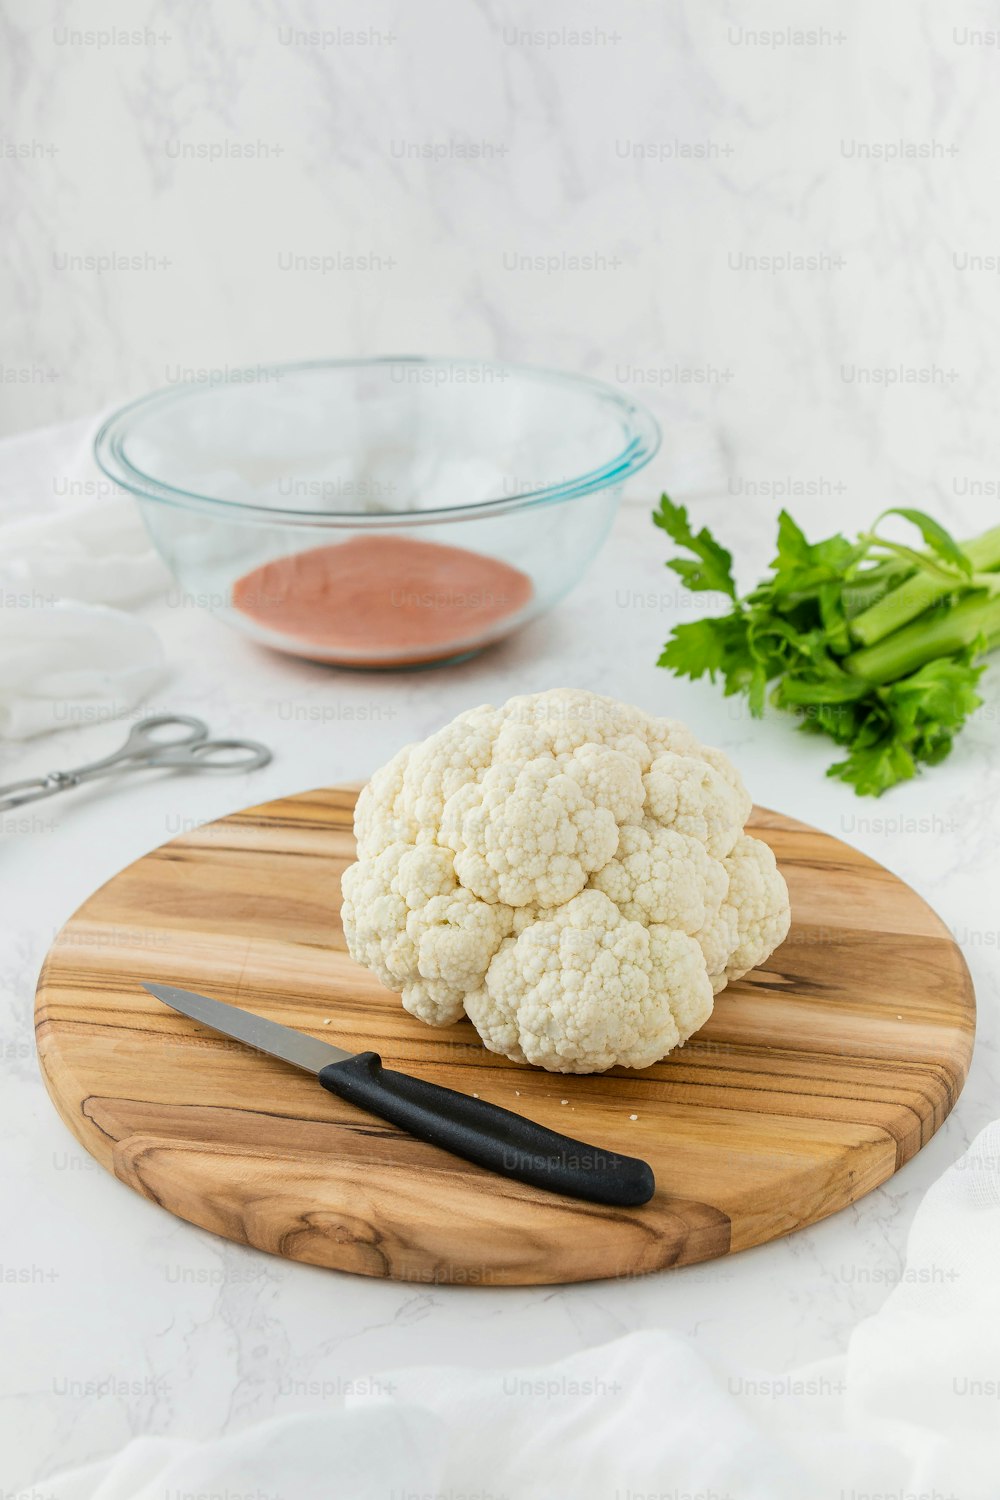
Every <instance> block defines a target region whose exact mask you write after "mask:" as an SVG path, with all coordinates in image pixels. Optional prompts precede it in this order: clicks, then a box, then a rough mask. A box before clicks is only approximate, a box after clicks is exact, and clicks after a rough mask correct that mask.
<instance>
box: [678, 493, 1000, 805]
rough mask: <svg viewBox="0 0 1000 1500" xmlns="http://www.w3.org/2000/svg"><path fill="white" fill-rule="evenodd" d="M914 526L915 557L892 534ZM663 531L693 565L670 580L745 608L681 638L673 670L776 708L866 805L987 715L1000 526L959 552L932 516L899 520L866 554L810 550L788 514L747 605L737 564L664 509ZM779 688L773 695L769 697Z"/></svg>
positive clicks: (935, 759)
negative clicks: (834, 755) (830, 743)
mask: <svg viewBox="0 0 1000 1500" xmlns="http://www.w3.org/2000/svg"><path fill="white" fill-rule="evenodd" d="M888 516H900V517H902V518H903V519H904V520H905V521H907V522H909V523H910V524H911V525H912V526H914V527H915V528H916V530H917V531H918V532H919V534H920V540H921V542H922V543H923V545H922V546H920V545H919V544H915V545H914V546H907V545H905V544H903V543H901V542H897V541H894V540H892V539H890V538H888V537H886V536H884V535H882V534H880V532H879V529H878V528H879V526H880V525H881V524H882V522H883V521H884V520H885V519H886V517H888ZM653 520H654V522H655V523H656V525H657V526H659V527H661V528H662V530H664V531H665V532H666V533H667V535H668V536H669V537H670V538H671V540H672V541H673V542H675V543H676V544H677V545H678V546H679V547H680V548H682V549H683V551H684V552H685V553H687V554H688V555H687V556H681V557H675V558H671V559H670V561H669V562H668V563H667V567H668V568H671V569H672V570H673V571H674V572H675V573H676V574H677V575H678V577H679V578H680V579H681V581H682V582H683V584H684V585H685V587H686V588H688V589H691V590H693V591H695V592H704V591H719V592H721V593H724V594H726V595H728V597H729V598H730V600H731V601H732V608H731V609H730V610H729V611H728V612H727V613H725V614H722V615H713V616H709V617H707V618H705V619H701V620H694V621H692V622H690V623H689V624H684V625H678V626H677V627H676V628H675V629H674V631H673V633H672V635H671V637H670V639H669V640H668V641H667V643H666V645H665V647H664V649H663V652H662V654H661V656H660V659H659V664H660V666H663V667H668V668H669V669H670V670H671V671H672V672H675V673H676V674H677V675H678V676H681V677H691V678H699V677H703V676H705V675H707V676H709V677H710V678H711V679H712V680H713V681H715V680H716V678H721V679H722V683H723V691H724V692H725V693H726V694H727V696H728V695H731V694H736V693H738V694H742V695H744V696H745V697H746V698H747V700H748V703H749V706H750V712H751V713H752V714H754V715H756V716H759V715H760V714H762V713H763V711H764V705H765V702H766V701H767V699H768V696H769V697H770V701H771V702H772V703H774V704H776V705H777V707H779V708H783V709H788V710H790V711H791V712H793V713H795V714H796V715H798V717H799V721H800V724H799V727H800V728H801V729H803V730H805V731H806V732H808V733H811V734H825V735H828V736H829V737H830V738H831V739H832V740H835V741H836V743H837V744H838V745H841V746H843V747H844V749H845V750H846V752H847V753H846V756H845V757H844V759H842V760H838V761H837V762H836V763H835V764H834V765H832V766H831V767H830V768H829V771H828V773H827V774H828V775H830V776H837V777H840V779H841V780H842V781H846V782H848V783H849V784H850V785H851V786H853V787H854V789H855V791H856V792H857V793H858V795H859V796H875V797H877V796H880V795H881V794H882V793H883V792H884V791H886V790H887V789H888V788H889V787H891V786H895V785H896V783H897V782H900V781H906V780H908V779H909V778H910V777H912V776H914V775H916V773H917V771H918V769H919V768H920V766H921V765H937V764H938V763H939V762H940V761H942V760H943V759H944V758H945V756H946V755H948V754H949V752H950V751H951V748H952V744H953V743H954V738H955V735H956V734H957V733H958V731H959V730H960V729H961V728H962V725H963V724H964V723H965V721H966V719H967V718H968V717H969V715H970V714H971V713H973V712H974V711H975V710H976V709H977V708H978V707H979V706H980V704H981V702H982V699H981V698H980V696H979V694H978V692H977V684H978V682H979V678H980V676H981V675H982V672H983V671H984V669H985V663H984V662H983V660H982V657H983V656H984V654H985V653H986V652H988V651H990V650H991V649H992V648H993V647H995V646H1000V571H997V570H998V569H1000V526H997V527H994V528H993V530H991V531H987V532H985V533H984V534H983V535H982V536H979V537H976V538H974V539H973V540H972V541H969V542H963V543H958V542H956V541H955V539H954V538H953V537H952V535H951V534H950V532H949V531H948V530H947V529H946V528H945V527H944V526H942V525H941V524H940V522H938V521H936V520H935V519H934V518H933V517H932V516H929V515H927V514H925V512H923V511H919V510H913V509H909V508H906V507H893V508H892V509H890V510H887V511H884V512H883V514H882V515H881V516H879V517H878V519H877V521H876V522H875V525H874V526H873V527H872V529H871V530H870V531H866V532H863V533H862V534H861V535H860V536H858V537H857V538H855V539H854V540H853V541H852V540H850V539H849V538H847V537H844V536H840V535H836V536H831V537H827V538H826V539H825V540H823V541H819V542H810V541H808V540H807V539H806V537H805V534H804V533H803V532H802V530H801V528H800V527H799V526H798V525H796V523H795V522H794V521H793V520H792V517H791V516H790V515H789V514H788V513H787V511H782V513H781V517H780V520H779V523H778V550H777V554H776V556H775V558H774V561H773V562H772V563H771V571H770V575H769V576H768V577H767V578H765V579H763V580H762V581H761V582H760V583H759V584H758V585H757V587H756V588H754V589H752V590H751V591H750V593H748V594H744V595H739V594H738V593H737V589H736V585H735V583H734V581H733V574H732V556H731V554H730V553H729V552H727V551H726V549H725V548H724V547H723V546H721V545H720V543H719V542H717V541H716V539H715V538H714V537H713V536H712V535H711V533H710V532H709V531H708V530H707V529H706V528H704V527H703V528H702V529H701V530H700V531H698V532H697V533H696V532H695V531H694V530H693V529H692V527H691V524H690V522H689V520H688V515H687V511H686V510H685V508H684V507H683V506H681V505H675V504H674V503H673V502H672V501H671V500H670V499H669V498H668V497H667V496H666V495H664V496H662V498H661V500H660V504H659V507H658V509H657V510H655V511H654V512H653ZM769 688H770V693H769V692H768V689H769Z"/></svg>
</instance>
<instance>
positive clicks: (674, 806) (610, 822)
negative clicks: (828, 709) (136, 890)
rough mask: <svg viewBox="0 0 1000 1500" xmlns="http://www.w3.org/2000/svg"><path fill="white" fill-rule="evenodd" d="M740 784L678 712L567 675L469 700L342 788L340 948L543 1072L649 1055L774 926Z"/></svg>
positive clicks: (597, 1068)
mask: <svg viewBox="0 0 1000 1500" xmlns="http://www.w3.org/2000/svg"><path fill="white" fill-rule="evenodd" d="M750 806H751V803H750V798H749V796H748V795H747V792H746V790H745V789H744V786H743V783H742V782H741V780H740V777H739V775H738V773H737V772H736V770H735V768H734V767H733V766H732V764H731V763H730V762H729V761H728V760H727V759H726V757H725V756H724V755H723V754H722V753H721V752H720V751H718V750H714V749H710V748H705V747H703V746H701V745H699V744H698V742H697V740H696V739H695V738H694V736H693V735H692V734H691V732H690V730H688V729H687V728H686V727H685V726H684V725H683V724H680V723H677V722H674V721H672V720H670V719H659V718H655V717H653V716H652V715H650V714H646V713H643V712H642V711H641V710H639V709H637V708H632V707H629V706H628V705H627V704H624V703H618V702H616V701H615V700H614V699H613V698H604V697H600V696H598V695H597V694H595V693H589V692H585V691H583V690H576V689H555V690H553V691H551V692H547V693H535V694H532V695H529V696H522V697H517V698H511V699H510V701H509V702H508V703H506V704H504V706H503V707H502V708H493V707H492V706H490V705H488V704H487V705H484V706H483V707H481V708H474V709H471V710H469V712H467V713H463V714H459V716H458V718H457V719H454V720H453V721H452V723H450V724H448V725H446V726H445V727H444V729H441V730H439V731H438V732H437V734H433V735H431V736H430V738H429V739H426V740H424V741H422V742H421V743H419V744H415V745H407V746H405V747H404V748H403V749H402V750H400V752H399V753H398V754H397V755H396V756H394V757H393V759H392V760H391V761H389V763H388V764H387V765H385V766H383V767H382V769H381V770H380V771H377V772H376V774H375V775H374V776H373V777H372V779H371V781H370V782H369V783H368V785H367V786H366V787H365V789H364V791H363V792H362V793H361V796H360V797H359V799H358V806H357V812H356V814H355V824H354V826H355V835H356V838H357V846H358V858H357V862H356V863H355V864H353V865H351V866H350V867H349V868H348V869H347V870H346V871H345V872H344V877H343V882H342V891H343V903H342V920H343V924H344V933H345V935H346V938H347V944H348V948H349V950H350V952H351V955H352V956H353V957H354V958H355V959H357V960H358V961H359V962H360V963H363V964H365V965H366V966H367V967H368V968H369V969H371V970H372V972H373V973H374V974H376V975H377V977H378V978H379V979H380V980H381V981H382V983H383V984H385V985H387V986H388V987H389V988H390V989H394V990H398V991H400V992H401V993H402V997H403V1005H404V1006H405V1007H406V1009H407V1010H408V1011H410V1012H411V1014H413V1015H415V1016H418V1017H419V1018H420V1019H421V1020H423V1021H426V1022H428V1023H429V1024H430V1025H433V1026H447V1025H449V1024H451V1023H452V1022H455V1021H457V1020H459V1019H461V1017H462V1016H463V1015H467V1016H468V1017H469V1019H470V1020H471V1021H472V1023H473V1025H474V1026H475V1028H476V1030H477V1031H478V1032H479V1035H480V1037H481V1038H482V1040H483V1042H484V1044H485V1045H486V1046H487V1047H488V1048H489V1049H490V1050H491V1051H493V1052H499V1053H502V1054H503V1055H504V1056H506V1057H510V1058H512V1059H514V1060H515V1061H517V1062H528V1063H534V1064H536V1065H537V1066H539V1067H543V1068H548V1069H549V1070H551V1071H553V1072H558V1073H597V1072H603V1071H604V1070H605V1069H607V1068H611V1067H614V1066H615V1065H616V1064H621V1065H623V1066H625V1067H631V1068H645V1067H648V1066H649V1065H650V1064H651V1063H654V1062H656V1061H657V1060H658V1059H659V1058H661V1057H664V1056H665V1055H666V1054H667V1053H668V1052H670V1051H671V1050H672V1049H673V1048H674V1047H678V1046H681V1045H683V1043H684V1042H685V1041H686V1040H687V1039H688V1037H689V1036H691V1035H692V1034H693V1033H694V1032H695V1031H697V1029H698V1028H699V1027H700V1026H702V1025H704V1023H705V1021H707V1019H708V1017H709V1016H710V1015H711V1013H712V1005H713V999H714V996H715V995H716V994H718V992H719V991H720V990H722V989H724V988H725V986H726V985H727V984H728V983H729V982H730V980H734V979H738V978H740V977H741V976H742V975H744V974H746V973H748V972H749V971H750V970H751V969H752V968H755V967H756V966H757V965H759V964H761V963H763V962H764V961H765V959H767V958H768V957H770V955H771V953H772V952H773V951H774V949H775V948H776V947H777V946H778V945H779V943H781V942H782V941H783V940H784V938H785V936H786V934H787V932H788V926H789V921H790V914H789V905H788V891H787V888H786V886H785V882H784V880H783V878H782V876H781V873H780V871H779V870H778V867H777V864H776V863H775V859H774V855H773V854H772V852H771V850H770V848H769V847H768V845H766V844H764V843H762V842H761V841H760V840H759V839H755V838H751V837H750V835H749V834H747V833H745V832H744V826H743V825H744V824H745V822H746V820H747V817H748V816H749V813H750Z"/></svg>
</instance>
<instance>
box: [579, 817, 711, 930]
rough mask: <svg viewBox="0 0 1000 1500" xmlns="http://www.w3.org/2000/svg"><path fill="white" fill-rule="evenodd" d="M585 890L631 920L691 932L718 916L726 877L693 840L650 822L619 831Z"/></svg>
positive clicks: (687, 835) (700, 845)
mask: <svg viewBox="0 0 1000 1500" xmlns="http://www.w3.org/2000/svg"><path fill="white" fill-rule="evenodd" d="M590 885H591V886H592V887H593V889H594V890H598V891H603V892H604V894H605V895H606V896H610V897H611V900H612V901H613V902H614V903H615V905H616V906H617V907H618V909H619V911H620V912H621V914H622V916H624V917H628V918H629V919H630V920H631V921H635V922H644V923H645V924H646V925H647V926H648V925H649V924H650V923H651V922H663V923H666V924H667V925H668V926H670V927H676V928H677V929H678V931H679V932H685V933H695V932H699V931H700V930H701V929H702V928H703V927H705V926H706V925H707V924H708V923H709V922H710V921H711V920H712V919H713V917H715V916H716V915H717V913H718V911H719V908H720V906H721V905H722V901H723V897H724V896H725V894H726V891H727V890H728V889H729V877H728V876H727V874H726V870H725V866H724V865H723V864H722V862H721V861H720V860H717V859H713V858H712V856H711V855H710V854H709V852H708V850H707V849H706V848H705V846H704V844H700V843H699V842H698V840H697V839H693V838H691V837H690V835H689V834H686V833H678V832H677V830H676V829H675V828H661V827H660V826H659V825H658V824H656V823H650V824H649V825H647V827H643V828H640V827H634V826H631V825H628V826H626V827H625V828H623V829H622V830H621V833H620V835H619V839H618V850H617V853H616V854H615V857H614V859H611V860H609V861H608V863H607V864H606V865H604V866H602V868H601V869H600V870H598V871H597V873H596V874H595V875H592V876H591V877H590Z"/></svg>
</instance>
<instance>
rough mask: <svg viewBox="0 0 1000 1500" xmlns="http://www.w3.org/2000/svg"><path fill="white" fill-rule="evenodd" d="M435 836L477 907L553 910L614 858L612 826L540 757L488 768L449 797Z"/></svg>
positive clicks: (608, 815) (575, 783)
mask: <svg viewBox="0 0 1000 1500" xmlns="http://www.w3.org/2000/svg"><path fill="white" fill-rule="evenodd" d="M626 769H628V767H627V766H626ZM595 795H596V792H595ZM611 795H614V790H613V789H612V793H611ZM438 836H439V838H440V840H441V842H442V843H443V844H445V845H447V847H448V848H449V849H453V850H454V851H455V873H456V875H457V876H458V878H459V880H460V881H461V882H462V884H463V885H464V886H467V887H468V889H469V890H470V891H473V892H474V893H475V894H476V895H477V896H480V897H482V899H483V900H484V901H504V902H507V903H508V904H509V905H510V906H531V905H535V906H559V905H561V903H562V902H564V901H569V900H570V899H571V898H572V897H573V896H575V895H577V894H578V892H580V891H582V890H583V887H584V886H585V885H586V883H587V876H588V875H589V874H591V872H592V871H594V870H599V869H600V868H601V866H602V865H603V864H606V863H607V862H608V860H609V859H610V858H611V856H612V855H613V854H614V852H615V850H616V848H617V847H618V824H617V822H616V821H615V815H614V812H613V811H612V810H611V808H609V807H602V806H600V805H599V804H598V803H596V802H594V801H592V800H591V798H590V797H589V796H588V795H587V793H586V792H585V791H584V789H583V787H582V786H581V784H580V781H579V780H577V779H575V778H574V777H572V776H569V775H567V774H566V773H565V772H564V771H562V770H561V769H560V767H559V764H558V762H557V761H555V760H553V759H552V758H551V757H547V756H540V757H539V758H538V759H537V760H529V761H528V763H527V764H526V765H523V766H521V767H517V766H512V765H499V766H493V767H492V768H491V769H490V770H489V771H487V772H486V773H485V775H484V776H483V779H482V781H480V782H478V783H470V785H468V786H464V787H463V788H462V789H461V791H459V792H456V793H455V795H454V796H453V797H450V798H449V799H448V801H447V803H446V804H445V809H444V816H443V817H442V819H441V829H440V833H439V835H438Z"/></svg>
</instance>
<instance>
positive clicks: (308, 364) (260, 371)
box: [94, 354, 661, 530]
mask: <svg viewBox="0 0 1000 1500" xmlns="http://www.w3.org/2000/svg"><path fill="white" fill-rule="evenodd" d="M399 364H408V365H428V366H430V365H443V366H451V367H457V366H461V367H466V368H467V367H469V366H476V367H479V368H480V369H495V370H510V371H512V372H517V373H522V374H524V375H527V376H529V377H536V378H538V377H540V378H541V379H542V380H545V381H549V382H551V383H553V384H556V385H564V386H572V387H574V388H576V389H580V390H583V391H584V392H589V393H590V394H591V395H592V396H594V397H597V398H600V399H601V400H602V401H604V402H608V403H610V404H611V405H613V406H615V407H617V408H618V411H619V412H620V414H621V415H622V416H623V417H624V418H625V425H626V433H627V441H626V443H625V446H624V448H623V449H622V450H621V452H620V453H618V454H617V455H616V456H615V457H614V458H612V459H609V460H608V461H607V462H606V463H603V464H601V465H599V466H598V467H597V468H596V469H592V470H590V471H589V472H587V473H584V474H579V475H575V476H573V477H572V478H571V479H565V480H560V481H559V482H558V483H554V484H550V485H543V486H542V487H540V488H538V489H534V490H526V491H525V492H524V493H523V494H520V495H510V496H500V497H498V498H497V499H495V500H482V501H478V502H473V503H472V504H470V505H456V506H443V507H439V508H437V509H434V510H400V511H392V512H390V513H384V512H379V513H377V514H371V513H368V512H365V511H337V510H324V511H304V510H291V509H289V510H275V509H274V508H273V507H272V506H267V505H253V504H250V503H247V502H245V501H242V500H227V499H224V498H222V497H221V496H218V495H201V494H198V493H197V492H196V491H193V490H183V489H179V488H178V487H176V486H174V485H170V484H167V483H166V482H165V481H164V480H160V479H155V478H153V476H152V475H148V474H145V473H144V472H143V471H142V470H141V469H138V468H136V467H135V466H134V465H133V464H132V463H131V461H130V460H129V459H128V458H127V457H126V455H125V453H124V451H123V443H124V440H125V438H126V436H127V435H128V431H129V426H130V420H131V418H132V416H133V414H134V413H135V412H137V411H139V410H140V409H142V408H144V407H147V406H152V405H158V404H165V403H167V402H169V401H172V400H175V399H179V398H181V397H182V396H184V395H191V394H192V393H193V392H196V391H206V390H219V389H220V388H221V387H224V386H227V385H240V384H242V382H241V381H240V380H239V378H238V377H239V375H240V373H241V372H242V373H246V372H249V371H250V370H253V371H254V372H255V376H256V380H257V381H259V380H261V379H263V378H264V377H266V376H268V375H275V374H277V373H279V372H282V373H289V372H292V371H299V370H316V369H361V368H366V367H372V366H378V365H399ZM660 440H661V434H660V426H659V423H658V422H657V420H656V418H655V417H654V416H653V414H652V412H651V411H650V410H649V409H648V407H646V406H643V405H642V404H641V403H640V402H638V401H634V400H633V399H632V398H631V397H628V396H625V395H623V394H622V393H621V392H619V391H616V390H615V389H614V387H613V386H610V385H608V384H607V382H605V381H603V380H598V379H596V378H595V377H593V376H591V375H577V374H571V373H567V372H566V371H564V370H554V369H551V368H550V367H548V366H545V365H531V364H525V363H516V362H513V361H507V360H480V359H473V358H456V357H452V356H436V355H422V354H400V355H390V354H387V355H375V356H371V357H368V358H358V359H306V360H294V361H289V362H284V363H276V364H271V365H252V366H250V365H248V366H241V367H235V366H234V367H233V368H232V369H230V370H229V371H228V374H227V377H226V379H225V380H223V381H220V382H217V383H215V384H214V385H210V386H208V387H205V386H204V385H203V384H202V383H201V382H199V381H185V382H182V383H181V384H178V385H176V386H160V387H158V388H157V389H155V390H153V391H149V392H147V393H146V395H144V396H139V397H137V399H136V400H134V401H130V402H128V403H127V404H126V405H124V406H121V407H119V408H118V410H117V411H115V412H113V413H112V414H111V416H110V417H108V418H107V419H106V421H104V422H103V423H102V425H101V427H100V429H99V431H98V433H97V436H96V437H95V438H94V458H95V460H96V462H97V465H98V467H99V468H100V469H101V471H102V473H104V474H105V475H106V476H107V478H108V479H110V480H112V482H113V483H115V484H118V485H120V486H121V487H122V488H123V489H126V490H128V491H129V492H130V493H131V494H133V495H136V496H137V497H138V498H140V499H142V500H152V501H154V502H157V503H161V504H167V505H174V506H178V507H180V508H182V509H187V510H197V511H201V512H203V513H205V514H209V515H211V514H214V515H217V516H218V517H219V518H220V519H223V518H225V519H228V520H231V521H240V522H251V523H252V522H258V523H263V524H268V525H272V526H309V527H312V528H314V529H315V530H323V529H324V528H327V527H330V528H353V529H355V530H365V529H367V528H372V529H377V528H383V527H384V528H386V529H391V528H392V527H394V526H395V527H399V526H400V525H406V526H419V525H428V524H432V523H437V524H439V523H440V522H441V521H467V520H474V519H475V518H476V517H481V516H487V515H489V516H494V515H502V514H504V513H507V512H509V511H516V510H523V509H528V508H530V507H534V506H541V505H551V504H553V503H556V502H560V501H566V500H576V499H579V498H581V497H582V496H584V495H590V494H592V493H594V491H596V490H602V489H608V488H610V487H611V486H612V485H618V484H623V483H624V482H625V480H626V479H628V478H629V477H630V476H631V475H632V474H635V473H637V472H638V471H639V470H640V469H642V468H644V467H645V465H646V464H648V463H649V461H650V459H652V458H653V457H655V455H656V453H657V451H658V450H659V447H660Z"/></svg>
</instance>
